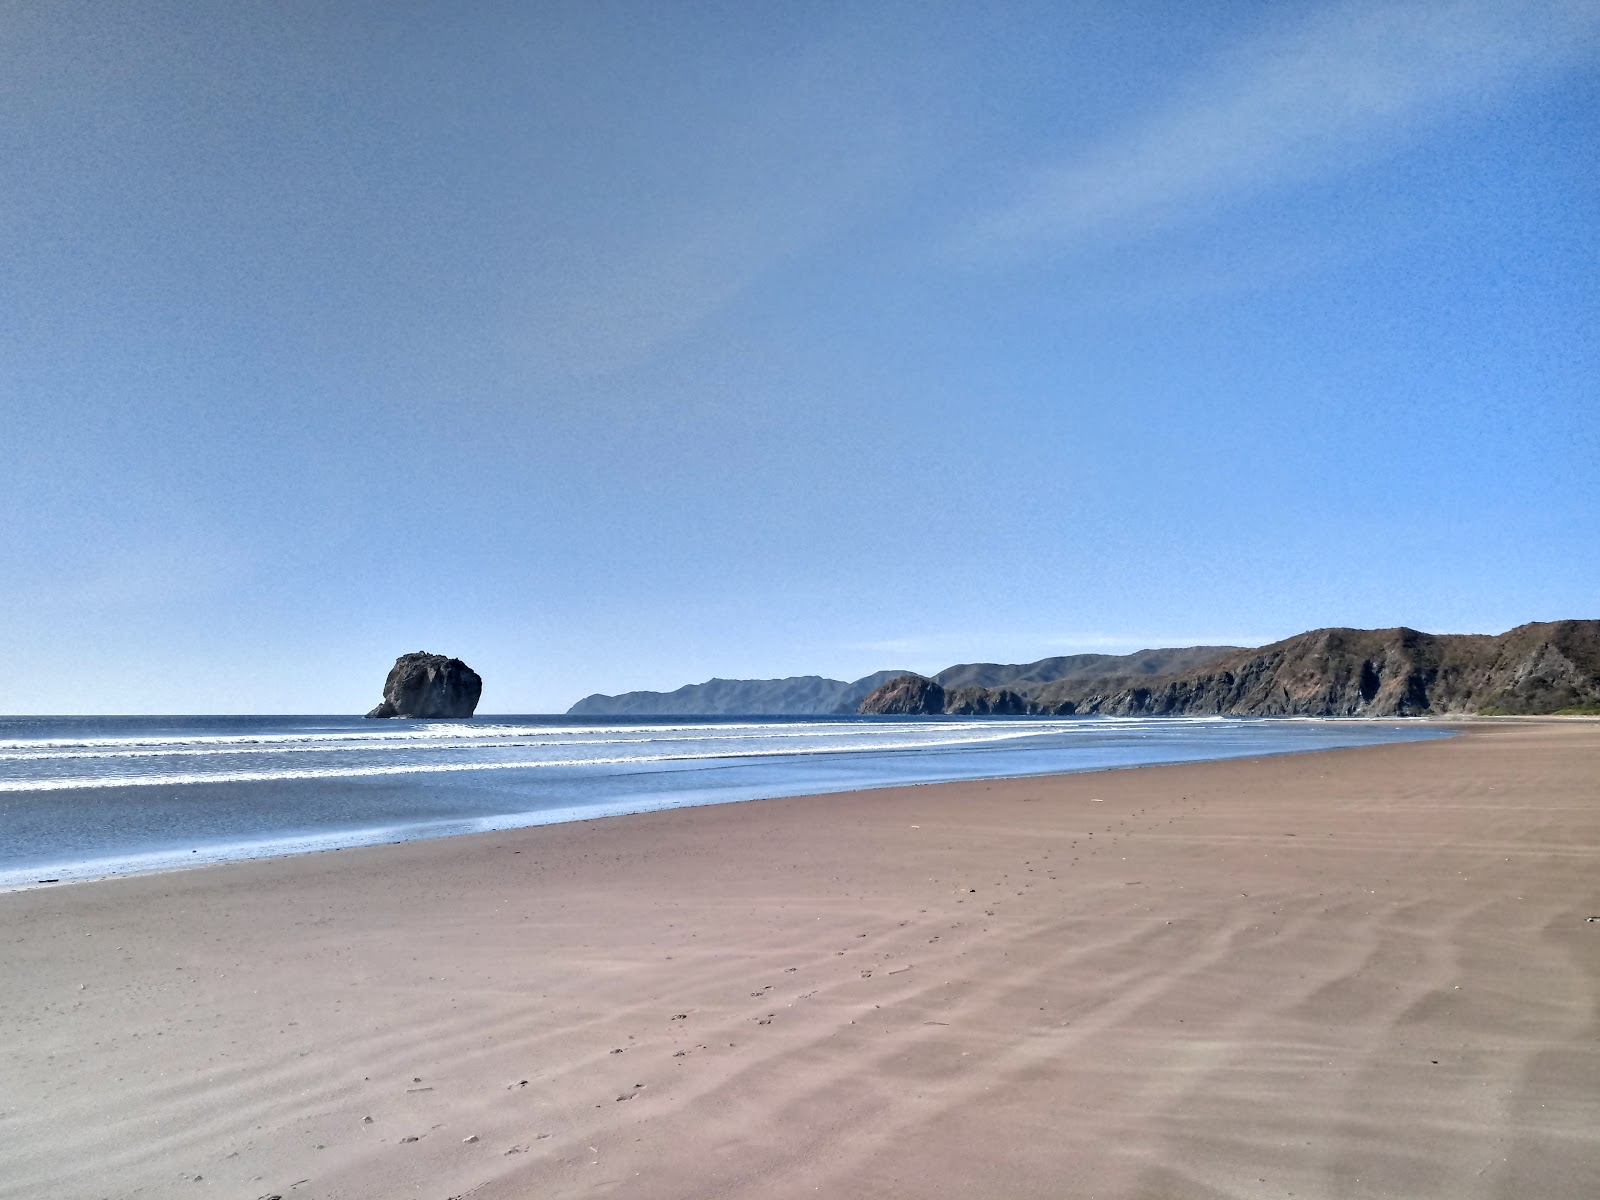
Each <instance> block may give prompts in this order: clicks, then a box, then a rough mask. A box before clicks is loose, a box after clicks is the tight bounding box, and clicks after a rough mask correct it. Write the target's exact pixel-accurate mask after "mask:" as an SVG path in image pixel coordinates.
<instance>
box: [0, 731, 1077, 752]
mask: <svg viewBox="0 0 1600 1200" xmlns="http://www.w3.org/2000/svg"><path fill="white" fill-rule="evenodd" d="M973 728H974V727H973V726H943V725H939V726H932V725H912V726H906V725H899V726H882V725H879V726H872V727H865V728H861V729H859V730H858V731H855V732H853V733H847V732H846V731H845V730H841V729H840V728H839V727H838V726H829V725H817V726H807V727H802V728H799V729H797V730H796V731H795V732H779V733H751V734H744V735H741V736H740V737H739V739H738V740H740V741H746V742H755V741H778V740H782V739H792V738H826V737H833V738H838V737H841V736H845V737H849V738H850V740H852V741H861V742H865V741H866V740H867V739H869V738H872V737H882V736H889V735H893V734H895V733H900V734H904V733H906V732H913V731H915V732H922V731H928V732H930V733H940V732H944V733H953V732H957V731H961V732H966V731H967V730H971V729H973ZM1022 729H1023V730H1025V731H1026V732H1027V733H1047V732H1061V730H1060V729H1059V728H1057V726H1056V723H1053V722H1052V723H1049V724H1046V723H1042V722H1032V721H1030V722H1028V723H1027V725H1026V726H1024V727H1022ZM726 740H728V739H727V737H726V736H725V735H724V736H710V737H674V738H650V739H648V740H647V741H645V743H644V744H655V743H660V742H712V741H726ZM950 740H953V741H964V740H966V739H965V738H956V739H950ZM639 744H641V739H639V738H573V739H569V740H566V741H538V740H528V741H510V740H505V741H475V742H466V741H441V742H434V743H429V742H427V741H422V740H417V741H405V742H387V743H383V742H366V743H359V744H353V745H320V744H319V745H304V744H300V745H291V744H287V743H286V744H282V745H274V746H272V747H271V748H269V749H264V748H262V747H261V746H259V745H254V744H245V745H208V746H198V747H197V746H193V745H189V746H174V747H173V748H171V749H165V748H163V749H158V750H144V749H137V750H134V749H118V750H99V749H97V750H77V749H74V750H70V751H65V752H60V751H58V752H53V753H50V752H40V753H31V754H30V753H0V762H47V761H57V760H60V761H67V760H72V761H76V760H79V759H121V758H180V757H216V756H220V755H224V754H235V755H237V754H258V755H266V754H360V753H366V752H372V753H380V752H389V751H396V750H408V751H418V750H502V749H505V750H526V749H539V748H543V747H550V748H556V749H558V748H561V747H564V746H616V745H639Z"/></svg>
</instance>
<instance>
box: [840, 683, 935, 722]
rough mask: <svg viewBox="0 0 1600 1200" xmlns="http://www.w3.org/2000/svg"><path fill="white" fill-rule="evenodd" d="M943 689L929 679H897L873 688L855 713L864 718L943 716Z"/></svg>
mask: <svg viewBox="0 0 1600 1200" xmlns="http://www.w3.org/2000/svg"><path fill="white" fill-rule="evenodd" d="M944 698H945V697H944V688H942V687H940V686H939V685H938V684H937V683H935V682H934V681H933V680H931V679H929V678H928V677H927V676H926V675H896V676H895V677H894V678H893V679H891V680H889V682H888V683H885V684H884V685H883V686H881V687H878V688H874V689H873V690H872V691H871V692H869V693H867V696H866V698H865V699H863V700H862V701H861V707H860V708H858V709H857V710H856V711H857V712H859V713H860V714H861V715H862V716H890V715H898V716H927V715H932V714H937V713H942V712H944Z"/></svg>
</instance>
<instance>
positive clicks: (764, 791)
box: [0, 716, 1446, 888]
mask: <svg viewBox="0 0 1600 1200" xmlns="http://www.w3.org/2000/svg"><path fill="white" fill-rule="evenodd" d="M1441 736H1446V734H1445V731H1444V730H1441V729H1439V728H1438V727H1436V726H1429V725H1421V724H1415V723H1408V722H1403V721H1392V722H1385V721H1312V720H1256V719H1232V718H1230V719H1224V718H1218V717H1210V718H1067V719H1041V718H1035V717H1023V718H995V717H965V718H948V717H946V718H939V717H931V718H882V717H837V718H817V719H806V720H795V719H790V718H773V719H762V718H688V719H685V718H657V719H654V720H651V719H637V718H635V719H629V720H626V721H615V720H587V721H585V720H575V719H573V718H571V717H564V716H560V717H556V716H531V717H510V716H485V717H478V718H476V719H474V720H470V721H382V722H376V721H367V720H363V719H361V718H359V717H8V718H0V888H12V887H19V886H27V885H29V884H33V883H36V882H38V881H41V880H61V881H66V880H72V879H85V878H93V877H96V876H102V875H109V874H122V873H128V872H134V871H146V870H160V869H165V868H171V867H177V866H186V865H194V864H199V863H211V862H223V861H229V860H234V859H243V858H259V857H266V856H270V855H276V854H292V853H298V852H301V851H307V850H323V849H333V848H336V847H340V846H356V845H366V844H371V843H375V842H393V841H403V840H409V839H413V838H424V837H440V836H446V835H450V834H457V833H472V832H480V831H485V830H491V829H509V828H514V827H518V826H526V825H541V824H548V823H552V822H558V821H572V820H583V819H588V818H592V817H601V816H611V815H616V814H619V813H628V812H642V811H647V810H650V809H660V808H678V807H684V806H688V805H695V804H712V803H719V802H725V801H735V800H751V799H758V798H762V797H773V796H794V795H805V794H809V793H816V792H836V791H846V790H851V789H856V788H865V787H880V786H886V785H891V784H902V783H932V782H943V781H950V780H959V779H984V778H998V777H1003V776H1018V775H1040V774H1055V773H1058V772H1063V771H1089V770H1097V769H1102V768H1108V767H1134V766H1144V765H1151V764H1155V763H1172V762H1194V761H1207V760H1212V759H1224V758H1239V757H1245V756H1250V755H1259V754H1284V753H1293V752H1297V751H1306V750H1324V749H1334V748H1337V747H1341V746H1363V745H1373V744H1377V743H1380V742H1394V741H1414V740H1420V739H1425V738H1434V737H1441Z"/></svg>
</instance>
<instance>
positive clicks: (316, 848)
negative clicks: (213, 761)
mask: <svg viewBox="0 0 1600 1200" xmlns="http://www.w3.org/2000/svg"><path fill="white" fill-rule="evenodd" d="M957 720H959V721H962V722H966V721H967V720H969V719H966V718H957ZM971 720H976V721H979V722H987V721H988V720H989V719H988V718H974V719H971ZM995 720H996V721H997V722H1000V721H1005V722H1011V721H1014V720H1015V723H1017V724H1018V726H1019V727H1020V728H1023V729H1026V727H1027V726H1028V725H1029V723H1030V721H1031V719H1020V720H1016V719H1012V718H1003V719H995ZM1085 720H1092V721H1096V722H1104V723H1110V724H1116V723H1121V722H1127V723H1137V724H1149V723H1151V722H1152V721H1156V722H1160V721H1162V720H1165V719H1164V718H1149V717H1108V718H1085ZM1175 720H1176V721H1177V722H1178V723H1180V724H1190V723H1194V722H1199V723H1201V724H1206V725H1210V724H1213V723H1216V722H1226V721H1227V720H1228V719H1227V718H1225V717H1217V718H1212V717H1207V718H1176V719H1175ZM1280 720H1281V722H1282V723H1283V724H1284V725H1286V726H1307V725H1310V726H1315V725H1333V726H1342V727H1346V728H1348V727H1350V726H1353V725H1373V726H1390V727H1399V728H1408V727H1410V726H1411V725H1412V721H1413V720H1414V721H1415V722H1416V724H1417V725H1427V726H1429V727H1432V728H1437V729H1439V730H1442V732H1441V733H1439V734H1437V735H1436V736H1440V737H1449V736H1454V734H1455V733H1457V732H1458V731H1459V728H1460V727H1461V726H1460V724H1459V722H1454V721H1449V720H1444V719H1438V718H1414V719H1400V718H1360V717H1351V718H1312V717H1286V718H1270V719H1269V718H1241V719H1240V722H1241V723H1242V724H1251V725H1255V724H1262V723H1272V722H1276V721H1280ZM1427 736H1429V735H1427V734H1421V735H1417V734H1412V735H1409V736H1398V735H1397V736H1396V738H1395V740H1396V741H1402V742H1403V741H1407V740H1412V737H1420V738H1426V737H1427ZM1332 748H1336V747H1329V746H1313V747H1309V748H1308V747H1304V746H1294V745H1290V746H1289V747H1288V748H1285V749H1264V750H1251V751H1248V752H1246V753H1242V754H1241V753H1236V752H1223V753H1220V754H1219V753H1217V752H1216V751H1214V750H1213V751H1212V752H1210V753H1206V752H1197V753H1195V754H1194V755H1193V756H1189V755H1186V754H1179V755H1175V756H1171V757H1164V758H1157V759H1155V760H1154V761H1142V762H1129V763H1119V764H1111V765H1107V764H1105V763H1103V762H1093V761H1089V762H1087V763H1086V764H1085V765H1083V766H1071V765H1063V762H1067V763H1070V762H1071V761H1072V760H1071V759H1070V758H1067V759H1063V760H1062V761H1058V762H1053V763H1052V764H1051V765H1049V766H1047V767H1044V766H1033V767H1028V766H1026V765H1025V760H1024V759H1022V758H1019V759H1018V760H1017V761H1016V762H1015V763H1014V764H1013V769H1011V770H1009V771H1001V772H999V773H996V774H990V773H987V772H986V771H985V772H983V773H976V772H972V771H970V770H968V771H959V772H956V773H954V774H944V775H933V776H930V777H926V778H920V779H919V778H914V777H905V778H900V779H895V778H889V779H884V780H882V781H881V782H875V781H871V780H869V779H866V778H864V774H865V773H866V772H869V771H871V770H873V769H874V768H873V767H872V765H871V764H872V763H873V761H874V759H875V758H877V757H881V755H879V754H878V753H877V752H873V751H870V750H869V751H866V752H855V753H856V754H861V757H860V758H859V759H856V760H855V761H852V758H853V757H854V756H853V755H852V754H851V753H849V752H846V753H843V754H837V755H836V754H834V753H819V752H815V751H792V752H787V753H784V754H778V755H773V754H768V755H765V756H757V757H756V758H754V759H751V758H749V757H748V756H743V755H723V756H717V757H718V758H720V759H725V760H726V761H727V762H728V763H729V764H730V765H742V764H747V763H760V764H761V765H763V766H768V767H770V766H771V765H772V763H773V762H774V761H775V760H777V759H789V760H796V759H802V760H811V761H812V762H814V763H815V764H817V765H821V764H822V763H823V762H824V761H825V760H834V761H835V763H836V770H835V771H834V772H832V775H833V777H832V778H830V775H829V773H823V774H816V773H815V771H814V770H813V774H812V775H811V777H809V778H808V777H804V776H802V777H797V778H793V779H789V780H785V781H781V782H773V783H770V784H766V785H763V786H759V787H757V788H754V789H741V788H738V787H735V788H726V787H724V789H723V790H721V791H720V792H718V790H717V789H716V788H715V787H713V788H712V789H710V790H708V789H705V788H702V789H691V790H689V791H686V792H665V793H661V794H659V796H658V797H652V798H648V799H647V798H646V794H647V793H644V792H639V791H637V790H632V789H629V788H627V787H622V788H621V789H620V791H619V796H620V798H618V799H614V800H602V801H599V802H593V801H588V802H582V803H576V804H568V805H564V806H556V807H533V808H525V809H520V810H513V811H509V812H502V813H483V814H478V815H467V814H465V813H454V814H450V815H444V814H443V813H442V812H441V813H440V814H439V815H432V816H421V815H420V814H412V815H409V816H408V815H407V814H406V813H404V812H403V811H395V812H394V813H392V814H383V815H384V816H385V818H386V819H384V820H383V821H382V822H381V823H377V824H370V825H364V826H361V827H359V828H351V829H331V830H314V829H300V830H296V831H293V832H290V831H289V830H288V829H285V830H284V831H282V832H276V831H272V832H269V831H267V830H262V831H261V833H260V834H258V835H257V836H251V837H246V838H243V839H241V840H236V841H221V842H211V843H207V844H201V845H199V846H195V845H193V843H189V842H179V843H178V844H175V845H172V846H170V847H168V848H162V849H152V850H143V851H138V852H128V853H111V854H99V855H95V856H92V857H88V858H78V859H57V860H54V861H48V860H47V861H44V862H42V863H34V864H29V865H23V866H17V867H7V868H4V869H0V895H3V894H7V893H10V892H14V891H28V890H32V889H35V888H40V887H65V886H68V885H73V884H81V883H95V882H100V881H103V880H107V879H118V878H128V877H135V876H140V875H148V874H161V873H167V872H172V871H187V870H198V869H201V868H205V867H211V866H220V865H227V864H230V863H237V862H253V861H259V860H263V859H274V858H283V857H294V856H298V855H301V854H319V853H327V852H329V851H332V850H349V849H356V848H360V847H364V846H375V845H392V844H399V843H402V842H411V841H428V840H434V839H437V838H449V837H462V836H473V835H475V834H481V833H497V832H506V831H509V830H513V829H525V828H538V827H542V826H547V825H555V824H566V823H569V822H573V821H587V820H596V819H601V818H606V817H613V816H633V815H639V814H643V813H648V812H658V811H669V810H676V809H681V808H691V807H702V806H708V805H710V806H715V805H720V804H733V803H745V802H747V801H750V800H762V799H779V798H797V797H803V796H819V795H837V794H843V793H848V792H858V791H871V790H877V789H879V788H882V787H896V786H925V785H931V784H939V783H954V782H985V781H989V780H995V779H1029V778H1048V777H1051V776H1054V775H1063V774H1084V773H1094V772H1098V771H1105V770H1131V769H1136V768H1140V767H1145V766H1158V765H1183V764H1195V763H1203V762H1211V761H1240V760H1243V759H1245V758H1257V757H1276V756H1279V755H1285V754H1304V753H1318V752H1322V751H1324V750H1327V749H1332ZM1021 749H1023V750H1024V751H1026V750H1027V749H1028V748H1027V747H1022V748H1021ZM1199 750H1200V748H1199V747H1197V751H1199ZM1074 754H1076V752H1074ZM660 761H661V763H662V764H663V765H671V764H674V763H677V762H679V761H683V762H696V761H699V762H703V761H705V760H704V759H703V758H702V759H697V758H694V757H686V758H683V759H677V758H671V757H668V758H664V759H661V760H660ZM808 765H810V764H809V763H808ZM506 769H507V767H506V766H504V765H499V764H493V763H488V764H481V765H465V766H456V767H441V766H435V765H419V766H413V767H405V768H396V769H394V770H393V771H389V772H387V773H386V775H387V776H388V777H390V778H393V779H395V780H397V781H401V784H402V786H407V785H410V784H412V783H413V782H415V781H416V780H417V779H418V778H419V777H422V776H430V777H431V776H438V777H439V779H440V783H439V785H438V786H440V787H442V788H447V789H448V788H459V787H461V786H462V783H461V778H462V773H464V772H465V773H471V774H470V775H469V776H468V777H472V776H475V775H477V774H481V773H484V772H496V771H502V770H506ZM512 769H515V768H512ZM372 782H373V780H372V779H371V777H370V775H369V774H368V773H365V772H357V773H355V774H351V775H340V774H329V775H326V776H322V775H319V776H316V777H314V778H312V779H310V780H302V779H301V778H299V777H298V776H292V777H290V776H286V777H272V778H263V779H259V780H256V779H252V780H248V781H236V780H231V779H227V778H223V779H219V780H217V781H216V782H211V783H208V782H207V781H205V780H203V779H202V780H196V781H194V782H193V783H191V784H189V785H186V786H191V787H210V788H212V789H214V790H215V789H218V788H226V789H231V790H232V791H233V792H235V793H236V795H233V796H228V797H226V799H225V802H226V803H228V804H230V805H237V804H238V803H239V801H240V800H242V799H243V798H244V797H245V795H246V793H251V794H254V796H255V800H254V804H253V806H254V807H255V808H257V809H258V810H260V811H264V812H267V811H276V808H277V806H278V804H279V803H281V801H282V800H283V799H284V798H285V797H284V796H283V795H282V793H284V792H285V791H288V792H290V793H294V794H296V795H298V793H300V792H302V791H303V790H304V788H305V787H306V786H307V785H308V784H309V785H311V786H320V787H322V788H324V789H331V790H333V791H335V792H338V791H341V790H346V789H351V788H357V787H361V788H365V787H369V786H370V785H371V783H372ZM169 786H172V785H171V784H170V783H168V782H166V781H164V780H148V781H146V780H123V781H119V782H118V783H116V784H113V785H109V786H106V787H77V788H60V787H57V788H46V789H42V790H39V791H33V792H29V791H20V792H18V793H17V795H19V796H28V797H38V796H44V795H49V796H51V797H52V799H55V798H57V797H59V798H60V800H59V801H58V802H61V803H79V804H89V805H93V804H96V803H98V802H99V801H100V800H101V798H102V796H105V797H111V798H115V799H117V800H121V799H122V798H123V797H125V796H126V795H128V794H129V793H130V792H138V791H141V790H144V789H158V788H165V787H169ZM3 799H4V797H3V796H0V800H3ZM217 799H218V801H223V800H224V798H223V797H221V796H219V797H217ZM536 799H537V797H536V796H534V795H530V796H529V797H528V802H529V803H530V804H532V803H534V802H535V800H536ZM404 807H405V806H404V805H403V804H402V805H401V809H403V808H404Z"/></svg>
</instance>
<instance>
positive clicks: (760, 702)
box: [567, 671, 904, 717]
mask: <svg viewBox="0 0 1600 1200" xmlns="http://www.w3.org/2000/svg"><path fill="white" fill-rule="evenodd" d="M901 674H904V672H902V671H877V672H875V673H873V674H871V675H868V676H866V677H864V678H862V679H857V680H855V681H854V682H852V683H846V682H845V681H844V680H842V679H824V678H823V677H822V676H821V675H794V676H791V677H790V678H788V679H708V680H706V681H705V682H704V683H690V684H686V685H684V686H683V687H681V688H679V689H678V690H677V691H673V692H623V693H622V694H621V695H619V696H603V695H600V694H598V693H596V694H595V695H593V696H585V697H584V698H583V699H582V700H579V701H578V702H577V703H576V704H574V705H573V706H572V707H571V708H569V709H567V715H568V716H569V717H810V716H820V715H823V714H833V715H837V714H839V713H853V712H855V711H856V709H857V708H858V707H859V706H860V704H861V701H862V700H863V699H865V697H866V695H867V693H868V692H870V691H872V689H873V688H875V687H877V686H878V685H879V684H881V683H883V682H884V681H885V680H888V679H892V678H893V677H894V676H896V675H901Z"/></svg>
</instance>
